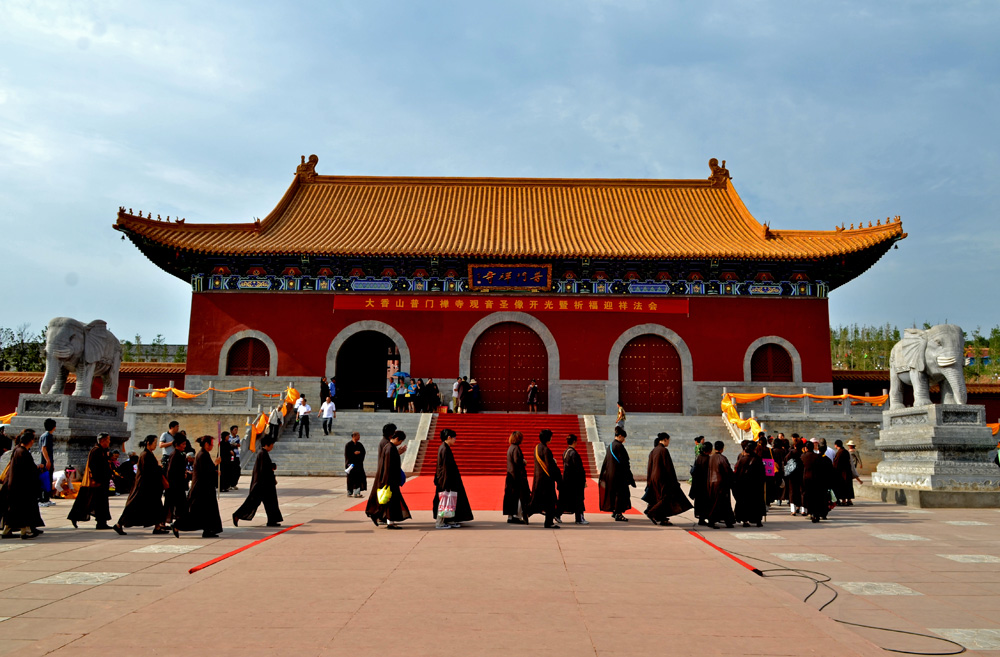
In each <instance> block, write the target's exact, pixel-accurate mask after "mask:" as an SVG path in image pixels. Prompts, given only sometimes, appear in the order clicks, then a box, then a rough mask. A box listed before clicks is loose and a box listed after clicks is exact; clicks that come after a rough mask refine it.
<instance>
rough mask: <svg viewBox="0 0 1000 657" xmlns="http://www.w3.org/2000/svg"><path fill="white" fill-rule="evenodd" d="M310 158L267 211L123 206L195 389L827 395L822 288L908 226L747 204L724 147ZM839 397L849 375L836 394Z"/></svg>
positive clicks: (585, 402)
mask: <svg viewBox="0 0 1000 657" xmlns="http://www.w3.org/2000/svg"><path fill="white" fill-rule="evenodd" d="M317 162H318V158H317V157H316V156H315V155H314V156H310V158H309V160H308V161H306V160H305V158H303V159H302V163H301V164H300V165H299V166H298V168H297V171H296V173H295V177H294V178H293V180H292V183H291V185H290V186H289V188H288V191H287V192H285V195H284V196H283V197H282V198H281V200H280V201H278V204H277V206H276V207H275V208H274V210H273V211H271V213H270V214H268V215H267V216H266V217H265V218H264V219H263V220H255V221H253V222H250V223H242V224H233V223H218V224H193V223H187V222H186V221H185V220H183V219H181V220H170V219H169V218H167V219H166V220H160V219H159V217H157V218H153V215H152V213H148V214H147V215H146V216H143V213H142V212H141V211H140V212H138V213H136V212H133V211H132V210H130V209H129V210H126V209H125V208H121V209H119V212H118V220H117V222H116V223H115V225H114V227H115V229H117V230H119V231H121V232H122V233H124V234H125V235H127V236H128V238H129V239H130V240H131V241H132V242H133V243H134V244H135V245H136V246H137V247H138V248H139V249H140V250H141V251H142V252H143V253H144V254H145V255H146V256H147V257H148V258H149V259H150V260H151V261H152V262H154V263H155V264H156V265H157V266H159V267H160V268H161V269H163V270H164V271H166V272H167V273H169V274H172V275H174V276H177V277H178V278H181V279H182V280H184V281H186V282H188V283H190V285H191V290H192V296H191V325H190V334H189V339H188V360H187V369H186V381H187V386H188V387H189V388H191V387H192V386H194V387H197V383H196V382H197V381H202V382H207V381H209V380H213V381H224V380H227V379H228V378H235V379H236V380H241V381H245V380H247V379H248V378H250V379H261V378H275V379H277V380H281V381H299V380H307V379H316V380H318V378H319V377H320V376H323V375H325V376H336V379H337V393H338V398H339V401H340V404H339V407H340V408H341V409H347V408H357V407H360V405H361V404H362V403H363V402H366V401H378V400H379V399H382V400H384V398H385V386H386V377H387V367H388V368H389V370H388V371H391V370H395V369H398V370H399V371H401V372H406V373H408V374H410V375H412V376H413V377H421V378H423V379H424V380H426V379H427V378H428V377H433V378H434V379H435V381H437V383H438V384H439V386H440V387H441V390H442V393H443V395H444V396H445V398H446V399H447V397H449V396H450V392H451V384H452V382H453V381H454V380H455V377H456V376H459V375H465V376H469V377H470V378H475V379H476V380H477V381H478V384H479V387H480V390H481V396H482V406H483V410H485V411H524V410H526V408H527V406H526V399H527V389H528V385H529V383H530V381H531V380H535V381H536V382H537V383H538V385H539V387H540V392H541V398H540V410H547V411H548V412H551V413H569V414H605V413H613V412H614V410H615V403H616V402H617V401H618V400H621V401H622V403H623V404H624V406H625V407H626V409H628V410H629V411H630V412H654V413H684V414H688V415H697V414H712V415H714V414H717V413H719V399H720V396H721V393H722V388H724V387H726V388H728V389H729V390H731V391H734V390H747V391H749V390H758V391H759V390H760V388H761V387H762V386H766V387H768V389H769V390H771V391H775V392H780V391H794V392H801V391H802V389H803V388H806V389H808V390H809V391H810V392H818V393H821V394H829V393H831V392H832V391H833V383H832V377H831V363H830V333H829V317H828V307H827V295H828V294H829V293H830V292H831V291H833V290H834V289H836V288H837V287H839V286H841V285H843V284H845V283H847V282H848V281H850V280H852V279H853V278H855V277H856V276H859V275H860V274H862V273H863V272H864V271H865V270H867V269H868V268H869V267H871V266H872V265H873V264H874V263H875V262H876V261H877V260H878V259H879V258H880V257H881V256H882V255H883V254H884V253H885V252H886V251H887V250H888V249H890V248H891V247H892V246H893V244H894V243H895V242H896V241H898V240H900V239H903V238H905V237H906V234H905V233H904V232H903V228H902V223H901V221H900V219H899V217H895V218H893V219H891V220H890V219H886V220H885V221H881V220H880V221H877V222H869V223H868V225H867V226H862V225H861V224H858V226H857V227H855V226H853V225H851V226H850V227H848V228H845V227H844V226H838V227H835V228H834V229H833V230H829V231H806V230H775V229H772V228H770V226H769V225H767V224H762V223H761V222H759V221H758V220H757V219H755V218H754V217H753V216H752V215H751V214H750V212H749V211H748V210H747V208H746V207H745V206H744V204H743V201H742V200H741V199H740V197H739V195H738V194H737V193H736V190H735V188H734V187H733V184H732V180H731V178H730V175H729V172H728V170H726V168H725V161H723V163H722V164H721V165H720V164H719V163H718V162H717V161H716V160H714V159H713V160H712V161H711V162H710V163H709V166H710V171H711V175H710V176H709V177H708V178H706V179H698V180H604V179H579V180H578V179H525V178H403V177H370V176H327V175H319V174H317V173H316V164H317ZM838 392H839V390H838Z"/></svg>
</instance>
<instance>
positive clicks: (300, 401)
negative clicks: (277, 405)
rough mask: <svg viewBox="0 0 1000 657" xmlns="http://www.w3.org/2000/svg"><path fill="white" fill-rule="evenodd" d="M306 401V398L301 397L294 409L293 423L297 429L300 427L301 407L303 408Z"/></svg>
mask: <svg viewBox="0 0 1000 657" xmlns="http://www.w3.org/2000/svg"><path fill="white" fill-rule="evenodd" d="M305 400H306V398H305V397H303V396H302V395H299V398H298V399H296V400H295V406H294V407H293V408H292V422H294V423H295V426H296V427H297V426H299V406H301V405H302V404H303V403H304V402H305ZM293 429H294V427H293Z"/></svg>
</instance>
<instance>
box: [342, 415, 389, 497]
mask: <svg viewBox="0 0 1000 657" xmlns="http://www.w3.org/2000/svg"><path fill="white" fill-rule="evenodd" d="M393 431H395V429H393ZM344 467H345V468H347V495H348V496H349V497H362V495H361V491H363V490H368V475H367V474H365V446H364V445H362V444H361V434H360V433H358V432H357V431H355V432H354V433H352V434H351V439H350V440H349V441H347V444H346V445H344Z"/></svg>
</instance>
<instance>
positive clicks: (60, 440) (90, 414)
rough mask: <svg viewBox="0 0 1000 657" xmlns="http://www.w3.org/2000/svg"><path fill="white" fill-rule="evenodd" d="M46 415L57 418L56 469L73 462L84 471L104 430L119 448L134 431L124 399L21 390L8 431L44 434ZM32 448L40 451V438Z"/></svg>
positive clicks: (113, 444)
mask: <svg viewBox="0 0 1000 657" xmlns="http://www.w3.org/2000/svg"><path fill="white" fill-rule="evenodd" d="M47 418H52V419H53V420H55V421H56V428H55V436H56V440H55V447H54V449H53V452H54V453H53V455H52V456H53V459H54V462H55V467H56V469H57V470H59V469H62V468H65V467H66V466H67V465H73V466H75V467H76V468H77V469H78V470H79V471H80V472H83V467H84V466H85V465H86V463H87V454H89V453H90V450H91V448H92V447H93V446H94V445H95V444H96V442H97V434H99V433H101V432H106V433H109V434H111V446H112V447H113V448H118V449H120V448H121V446H122V444H124V442H125V441H126V440H128V438H129V436H130V435H131V434H130V433H129V431H128V428H127V427H126V425H125V404H124V403H123V402H119V401H114V400H104V399H90V398H89V397H73V396H71V395H32V394H21V395H20V397H19V398H18V400H17V415H16V416H14V418H13V419H12V420H11V423H10V425H11V426H10V428H8V430H7V434H8V435H11V436H16V435H17V434H19V433H21V431H22V430H24V429H34V430H35V435H36V436H41V435H42V433H44V432H45V428H44V426H43V423H44V422H45V420H46V419H47ZM33 450H34V451H35V452H37V450H38V443H37V442H36V443H35V447H34V448H33ZM36 460H37V459H36Z"/></svg>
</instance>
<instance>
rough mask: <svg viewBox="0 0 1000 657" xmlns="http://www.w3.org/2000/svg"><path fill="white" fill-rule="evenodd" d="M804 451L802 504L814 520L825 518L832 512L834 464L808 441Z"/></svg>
mask: <svg viewBox="0 0 1000 657" xmlns="http://www.w3.org/2000/svg"><path fill="white" fill-rule="evenodd" d="M803 450H804V451H803V453H802V504H803V505H804V506H805V507H806V512H807V513H808V514H809V517H810V518H811V519H812V521H813V522H819V521H820V520H825V519H826V516H827V514H828V513H829V512H830V506H829V505H830V485H831V483H832V481H833V464H832V463H831V462H830V459H828V458H826V455H825V454H820V453H817V452H814V451H812V450H813V446H812V443H806V447H805V448H803Z"/></svg>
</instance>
